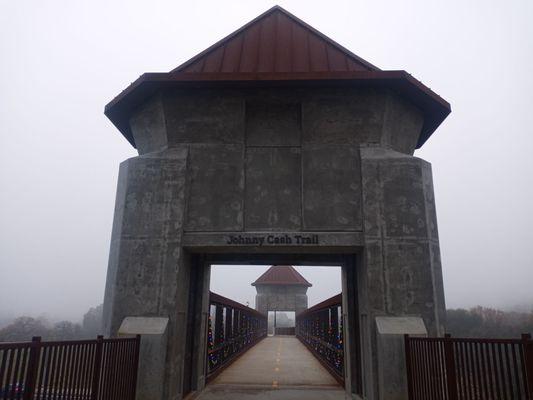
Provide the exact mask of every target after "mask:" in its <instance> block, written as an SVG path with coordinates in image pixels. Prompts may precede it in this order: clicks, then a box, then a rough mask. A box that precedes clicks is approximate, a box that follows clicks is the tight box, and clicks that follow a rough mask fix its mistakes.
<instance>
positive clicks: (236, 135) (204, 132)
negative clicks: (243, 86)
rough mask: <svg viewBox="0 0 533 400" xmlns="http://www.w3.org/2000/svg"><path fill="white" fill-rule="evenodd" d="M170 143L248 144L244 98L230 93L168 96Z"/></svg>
mask: <svg viewBox="0 0 533 400" xmlns="http://www.w3.org/2000/svg"><path fill="white" fill-rule="evenodd" d="M163 99H164V100H163V101H164V105H165V118H166V125H167V130H168V136H169V142H170V143H172V144H176V143H233V144H242V143H244V99H243V98H242V96H237V95H235V94H233V93H232V92H229V91H211V90H179V91H174V92H170V93H165V95H164V97H163Z"/></svg>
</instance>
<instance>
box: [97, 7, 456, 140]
mask: <svg viewBox="0 0 533 400" xmlns="http://www.w3.org/2000/svg"><path fill="white" fill-rule="evenodd" d="M311 84H312V85H325V86H331V85H337V86H361V85H367V86H376V87H386V88H390V89H392V90H394V91H396V92H397V93H398V94H400V95H401V96H403V97H404V98H406V99H408V100H410V101H411V102H412V103H413V104H414V105H415V106H417V107H419V108H420V110H422V112H423V113H424V125H423V127H422V132H421V134H420V136H419V138H418V143H417V148H420V147H422V145H423V144H424V143H425V142H426V140H427V139H428V138H429V137H430V136H431V135H432V134H433V132H434V131H435V130H436V129H437V128H438V126H439V125H440V124H441V123H442V121H444V119H445V118H446V117H447V116H448V114H449V113H450V111H451V108H450V104H449V103H448V102H447V101H446V100H444V99H443V98H441V97H440V96H439V95H438V94H437V93H435V92H433V91H432V90H431V89H430V88H428V87H427V86H425V85H424V84H423V83H422V82H420V81H418V80H416V79H415V78H414V77H412V76H411V75H410V74H408V73H407V72H405V71H401V70H400V71H381V70H380V69H379V68H377V67H375V66H374V65H372V64H370V63H369V62H367V61H365V60H363V59H362V58H360V57H358V56H356V55H355V54H353V53H352V52H350V51H349V50H347V49H345V48H344V47H342V46H341V45H339V44H338V43H336V42H335V41H333V40H331V39H330V38H328V37H327V36H325V35H323V34H322V33H320V32H318V31H317V30H316V29H314V28H312V27H311V26H309V25H307V24H306V23H305V22H303V21H301V20H300V19H298V18H297V17H295V16H294V15H292V14H290V13H289V12H287V11H285V10H284V9H282V8H281V7H279V6H275V7H273V8H271V9H270V10H268V11H267V12H265V13H263V14H261V15H260V16H259V17H257V18H256V19H254V20H253V21H251V22H249V23H248V24H246V25H244V26H243V27H242V28H240V29H239V30H237V31H235V32H234V33H232V34H231V35H229V36H227V37H226V38H224V39H222V40H221V41H219V42H218V43H215V44H214V45H213V46H211V47H209V48H208V49H206V50H204V51H203V52H201V53H200V54H198V55H197V56H195V57H193V58H191V59H190V60H189V61H187V62H185V63H184V64H182V65H180V66H179V67H177V68H176V69H174V70H172V71H171V72H149V73H144V74H142V75H141V76H140V77H139V78H138V79H137V80H136V81H135V82H133V83H131V84H130V85H129V86H128V87H127V88H126V89H124V90H123V91H122V92H121V93H120V94H119V95H118V96H116V97H115V98H114V99H113V100H112V101H110V102H109V103H108V104H107V105H106V107H105V111H104V112H105V115H106V116H107V117H108V118H109V119H110V120H111V122H113V124H114V125H115V126H116V127H117V128H118V130H119V131H120V132H121V133H122V134H123V135H124V137H125V138H126V139H127V140H128V141H129V142H130V143H131V144H132V145H133V146H134V147H136V144H135V139H134V137H133V133H132V131H131V127H130V124H129V121H130V118H131V116H132V114H133V113H134V112H135V111H136V110H137V109H138V107H140V106H141V105H142V104H143V103H144V102H146V101H147V99H149V98H150V96H152V95H154V94H155V93H157V92H158V91H160V90H163V89H166V88H169V87H172V88H182V87H194V88H199V87H236V86H239V87H242V86H249V87H257V86H272V85H277V86H309V85H311Z"/></svg>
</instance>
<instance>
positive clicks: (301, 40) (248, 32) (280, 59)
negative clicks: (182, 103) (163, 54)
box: [172, 6, 379, 73]
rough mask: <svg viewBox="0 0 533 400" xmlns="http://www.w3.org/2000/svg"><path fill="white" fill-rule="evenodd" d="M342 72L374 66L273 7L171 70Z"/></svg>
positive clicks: (287, 13)
mask: <svg viewBox="0 0 533 400" xmlns="http://www.w3.org/2000/svg"><path fill="white" fill-rule="evenodd" d="M341 71H344V72H347V71H379V68H377V67H375V66H374V65H372V64H370V63H369V62H367V61H365V60H363V59H362V58H360V57H358V56H357V55H355V54H353V53H352V52H351V51H349V50H347V49H345V48H344V47H342V46H341V45H339V44H338V43H336V42H335V41H333V40H332V39H330V38H328V37H327V36H325V35H324V34H322V33H320V32H319V31H317V30H316V29H314V28H313V27H311V26H309V25H307V24H306V23H305V22H303V21H302V20H300V19H298V18H297V17H295V16H294V15H292V14H291V13H289V12H288V11H286V10H284V9H283V8H281V7H279V6H274V7H272V8H271V9H270V10H268V11H266V12H265V13H263V14H261V15H260V16H259V17H257V18H255V19H254V20H252V21H251V22H249V23H248V24H246V25H244V26H243V27H242V28H240V29H238V30H237V31H235V32H233V33H232V34H230V35H228V36H227V37H225V38H224V39H222V40H220V41H219V42H217V43H215V44H214V45H213V46H211V47H209V48H208V49H206V50H204V51H203V52H201V53H200V54H198V55H196V56H195V57H193V58H191V59H190V60H189V61H187V62H185V63H184V64H182V65H180V66H179V67H177V68H176V69H174V70H173V71H172V72H196V73H197V72H205V73H239V72H262V73H268V72H341Z"/></svg>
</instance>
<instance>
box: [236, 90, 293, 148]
mask: <svg viewBox="0 0 533 400" xmlns="http://www.w3.org/2000/svg"><path fill="white" fill-rule="evenodd" d="M300 136H301V104H300V103H298V102H287V101H283V100H281V101H280V99H270V100H263V99H261V100H260V99H252V100H249V101H247V103H246V145H247V146H300V141H301V137H300Z"/></svg>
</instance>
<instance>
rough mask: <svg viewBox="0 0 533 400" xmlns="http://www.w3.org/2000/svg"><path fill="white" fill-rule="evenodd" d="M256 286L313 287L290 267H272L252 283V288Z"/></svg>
mask: <svg viewBox="0 0 533 400" xmlns="http://www.w3.org/2000/svg"><path fill="white" fill-rule="evenodd" d="M256 285H300V286H307V287H309V286H313V285H311V284H310V283H309V282H307V280H306V279H305V278H304V277H303V276H302V275H300V273H299V272H298V271H296V269H294V267H292V266H290V265H273V266H272V267H270V268H269V269H268V270H267V271H266V272H265V273H264V274H263V275H261V276H260V277H259V278H257V280H256V281H255V282H254V283H252V286H256Z"/></svg>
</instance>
